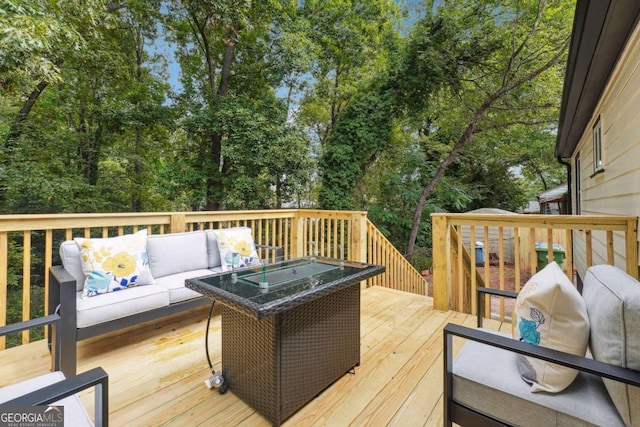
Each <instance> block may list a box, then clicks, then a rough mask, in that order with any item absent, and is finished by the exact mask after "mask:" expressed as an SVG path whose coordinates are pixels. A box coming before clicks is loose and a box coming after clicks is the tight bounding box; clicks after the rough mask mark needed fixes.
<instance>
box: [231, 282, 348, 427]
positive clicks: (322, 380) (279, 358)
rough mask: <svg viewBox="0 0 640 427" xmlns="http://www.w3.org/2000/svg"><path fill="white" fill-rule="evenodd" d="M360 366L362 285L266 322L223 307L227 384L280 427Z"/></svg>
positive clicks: (276, 316) (268, 319)
mask: <svg viewBox="0 0 640 427" xmlns="http://www.w3.org/2000/svg"><path fill="white" fill-rule="evenodd" d="M359 363H360V286H359V284H357V283H356V284H354V285H353V286H350V287H347V288H344V289H342V290H340V291H338V292H334V293H331V294H329V295H326V296H324V297H322V298H318V299H315V300H313V301H310V302H307V303H306V304H303V305H300V306H297V307H295V308H292V309H291V310H288V311H286V312H283V313H280V314H277V315H275V316H269V317H266V318H263V319H261V320H256V319H255V318H254V317H253V316H248V315H246V314H244V313H242V312H239V311H236V310H234V309H232V308H229V307H226V306H223V308H222V364H223V374H224V376H225V380H226V381H227V382H228V384H229V388H230V390H231V391H233V392H234V393H235V394H236V395H237V396H238V397H240V398H241V399H242V400H244V401H245V402H246V403H247V404H249V405H250V406H252V407H253V408H254V409H255V410H256V411H258V412H259V413H261V414H262V415H263V416H264V417H265V418H267V419H268V420H269V421H271V422H272V423H274V424H275V425H279V424H280V423H281V422H282V421H283V420H284V419H286V418H288V417H289V416H291V415H292V414H293V413H294V412H295V411H297V410H298V409H300V408H301V407H302V406H303V405H304V404H305V403H307V402H308V401H309V400H311V399H313V397H314V396H316V395H318V394H319V393H320V392H322V391H323V390H324V389H325V388H327V387H328V386H329V385H331V384H332V383H333V382H335V381H336V380H337V379H338V378H340V377H341V376H342V375H344V374H345V373H346V372H348V371H349V370H351V369H352V368H353V367H354V366H356V365H358V364H359Z"/></svg>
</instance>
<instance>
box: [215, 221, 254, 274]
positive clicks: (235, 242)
mask: <svg viewBox="0 0 640 427" xmlns="http://www.w3.org/2000/svg"><path fill="white" fill-rule="evenodd" d="M213 233H214V234H215V235H216V240H217V241H218V249H219V250H220V260H221V263H222V265H221V268H222V271H230V270H232V269H233V268H243V267H248V266H250V265H255V264H258V263H260V258H259V257H258V251H257V250H256V245H255V243H254V242H253V236H252V235H251V229H250V228H249V227H235V228H227V229H224V228H222V229H219V230H214V231H213Z"/></svg>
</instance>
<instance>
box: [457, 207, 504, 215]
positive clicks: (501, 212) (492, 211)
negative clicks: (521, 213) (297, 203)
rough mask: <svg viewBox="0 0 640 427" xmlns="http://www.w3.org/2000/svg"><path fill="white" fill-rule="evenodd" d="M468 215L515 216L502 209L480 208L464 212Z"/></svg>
mask: <svg viewBox="0 0 640 427" xmlns="http://www.w3.org/2000/svg"><path fill="white" fill-rule="evenodd" d="M465 213H468V214H478V215H484V214H494V215H515V213H514V212H510V211H505V210H504V209H498V208H480V209H475V210H472V211H469V212H465Z"/></svg>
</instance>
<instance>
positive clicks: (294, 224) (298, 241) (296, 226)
mask: <svg viewBox="0 0 640 427" xmlns="http://www.w3.org/2000/svg"><path fill="white" fill-rule="evenodd" d="M304 245H305V241H304V216H303V215H302V214H301V211H300V209H298V210H296V216H295V217H293V219H292V220H291V249H290V250H291V258H298V257H301V256H302V254H304Z"/></svg>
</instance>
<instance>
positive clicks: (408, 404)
mask: <svg viewBox="0 0 640 427" xmlns="http://www.w3.org/2000/svg"><path fill="white" fill-rule="evenodd" d="M207 315H208V309H199V310H194V311H192V312H190V313H186V314H182V315H179V316H174V317H172V318H168V319H164V320H163V321H162V322H161V323H152V324H147V325H143V326H138V327H136V328H130V329H129V330H126V331H122V332H119V333H117V334H112V335H109V336H104V337H98V338H93V339H90V340H86V341H83V342H81V343H80V344H79V345H78V354H79V362H78V369H79V371H85V370H87V369H90V368H93V367H95V366H102V367H103V368H104V369H105V370H106V371H107V372H108V373H109V381H110V383H109V387H110V393H109V394H110V396H109V405H110V423H111V425H114V426H124V425H126V426H186V425H189V426H198V425H202V426H217V425H219V426H252V427H253V426H268V425H270V423H269V422H268V421H267V420H266V419H265V418H263V417H262V416H261V415H259V414H258V413H256V412H255V411H254V410H253V409H252V408H251V407H249V406H248V405H247V404H245V403H244V402H243V401H241V400H240V399H238V398H237V397H236V396H235V395H234V394H233V392H232V391H231V392H228V393H226V394H224V395H220V394H218V392H217V391H216V390H209V389H207V388H206V387H205V385H204V380H205V379H206V378H207V376H208V375H209V369H208V364H207V361H206V357H205V351H204V332H205V325H206V320H207ZM448 322H453V323H458V324H464V325H468V326H474V325H475V318H474V317H472V316H469V315H465V314H461V313H457V312H442V311H437V310H434V309H433V303H432V299H431V298H429V297H424V296H419V295H415V294H410V293H406V292H400V291H394V290H390V289H385V288H381V287H372V288H368V289H365V290H363V291H362V304H361V365H360V366H358V367H356V369H355V374H346V375H345V376H343V377H342V378H340V379H338V380H337V381H336V382H335V383H334V384H333V385H331V386H330V387H329V388H327V389H326V390H325V391H324V392H322V393H321V394H320V395H318V396H317V397H316V398H315V399H313V400H312V401H311V402H309V403H308V404H307V405H306V406H304V407H303V408H302V409H300V410H299V411H298V412H296V413H295V414H294V415H292V416H291V417H290V418H289V419H288V420H287V421H286V422H285V423H284V424H283V425H285V426H297V425H305V426H307V425H316V426H325V425H330V426H348V425H354V426H355V425H372V426H377V425H380V426H386V425H390V426H394V425H395V426H432V425H442V375H443V369H442V363H443V362H442V328H443V327H444V325H446V324H447V323H448ZM494 323H495V324H494ZM486 326H488V327H493V328H496V329H498V328H502V329H503V330H505V329H508V326H507V325H504V324H500V322H492V323H490V324H488V325H486ZM220 342H221V336H220V315H219V310H218V309H216V311H215V312H214V316H213V317H212V322H211V325H210V328H209V353H210V357H211V360H212V363H213V364H214V367H216V368H217V369H219V368H220V364H221V360H220ZM459 346H460V342H458V341H456V342H455V347H454V351H457V349H458V348H459ZM0 357H1V358H2V359H1V360H2V362H3V363H2V364H0V386H3V385H6V384H11V383H13V382H16V381H18V380H20V379H23V378H29V377H32V376H34V375H37V374H38V373H44V372H47V371H48V370H49V364H50V359H49V357H48V350H47V347H46V344H45V343H44V342H43V341H39V342H35V343H31V344H28V345H24V346H21V347H19V348H13V349H8V350H5V351H3V352H1V353H0ZM80 396H81V399H82V401H83V403H84V404H85V406H86V407H87V409H88V410H89V411H93V405H94V402H93V392H90V391H88V392H83V393H81V394H80ZM91 413H92V412H91Z"/></svg>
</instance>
